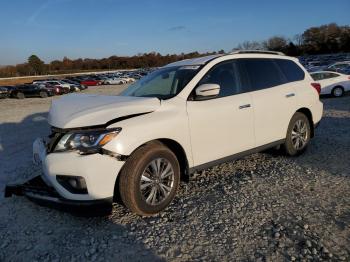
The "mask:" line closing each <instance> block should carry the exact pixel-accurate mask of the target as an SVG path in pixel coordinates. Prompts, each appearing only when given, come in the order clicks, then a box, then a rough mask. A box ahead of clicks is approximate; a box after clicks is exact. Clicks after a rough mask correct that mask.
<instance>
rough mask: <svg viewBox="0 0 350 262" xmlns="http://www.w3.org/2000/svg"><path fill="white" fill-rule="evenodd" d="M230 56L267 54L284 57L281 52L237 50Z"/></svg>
mask: <svg viewBox="0 0 350 262" xmlns="http://www.w3.org/2000/svg"><path fill="white" fill-rule="evenodd" d="M230 54H232V55H233V54H269V55H285V54H284V53H282V52H277V51H267V50H237V51H234V52H231V53H230Z"/></svg>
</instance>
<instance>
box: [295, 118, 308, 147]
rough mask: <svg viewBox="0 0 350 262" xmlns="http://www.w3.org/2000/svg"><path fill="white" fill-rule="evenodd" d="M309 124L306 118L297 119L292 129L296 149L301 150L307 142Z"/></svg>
mask: <svg viewBox="0 0 350 262" xmlns="http://www.w3.org/2000/svg"><path fill="white" fill-rule="evenodd" d="M307 139H308V132H307V124H306V122H305V121H304V120H301V119H299V120H297V121H296V122H295V124H294V127H293V130H292V144H293V147H294V148H295V149H296V150H301V149H303V148H304V147H305V145H306V144H307Z"/></svg>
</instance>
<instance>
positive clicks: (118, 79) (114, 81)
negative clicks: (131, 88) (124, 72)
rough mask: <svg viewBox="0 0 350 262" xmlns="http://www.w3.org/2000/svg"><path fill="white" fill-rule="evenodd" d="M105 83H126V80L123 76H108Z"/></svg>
mask: <svg viewBox="0 0 350 262" xmlns="http://www.w3.org/2000/svg"><path fill="white" fill-rule="evenodd" d="M105 83H106V84H107V85H121V84H126V83H127V81H126V80H125V79H123V78H116V77H114V78H109V79H107V80H106V81H105Z"/></svg>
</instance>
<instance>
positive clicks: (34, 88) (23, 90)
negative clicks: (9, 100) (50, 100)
mask: <svg viewBox="0 0 350 262" xmlns="http://www.w3.org/2000/svg"><path fill="white" fill-rule="evenodd" d="M55 93H56V91H55V88H54V87H47V86H43V85H42V84H41V85H35V84H34V85H33V84H24V85H18V86H15V87H14V89H13V90H12V91H11V97H15V98H18V99H23V98H26V97H41V98H46V97H48V96H54V95H55Z"/></svg>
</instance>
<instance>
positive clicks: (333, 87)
mask: <svg viewBox="0 0 350 262" xmlns="http://www.w3.org/2000/svg"><path fill="white" fill-rule="evenodd" d="M310 75H311V76H312V78H313V79H314V80H315V81H317V82H319V83H320V84H321V95H333V96H334V97H341V96H343V95H344V93H345V92H347V91H350V76H348V75H344V74H341V73H337V72H332V71H319V72H315V73H311V74H310Z"/></svg>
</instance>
